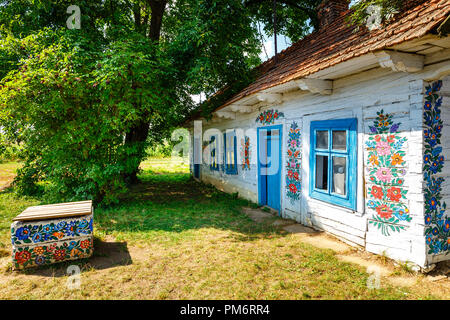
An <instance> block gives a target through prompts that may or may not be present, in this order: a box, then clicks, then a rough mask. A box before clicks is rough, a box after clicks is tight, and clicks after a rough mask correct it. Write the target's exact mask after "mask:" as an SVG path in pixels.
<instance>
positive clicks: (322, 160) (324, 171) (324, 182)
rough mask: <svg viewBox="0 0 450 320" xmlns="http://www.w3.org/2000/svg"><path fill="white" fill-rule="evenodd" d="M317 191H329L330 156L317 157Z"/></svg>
mask: <svg viewBox="0 0 450 320" xmlns="http://www.w3.org/2000/svg"><path fill="white" fill-rule="evenodd" d="M316 189H321V190H325V191H328V156H317V155H316Z"/></svg>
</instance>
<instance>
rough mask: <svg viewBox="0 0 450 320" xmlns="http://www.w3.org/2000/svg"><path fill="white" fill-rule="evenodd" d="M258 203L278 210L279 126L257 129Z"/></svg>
mask: <svg viewBox="0 0 450 320" xmlns="http://www.w3.org/2000/svg"><path fill="white" fill-rule="evenodd" d="M258 136H259V137H258V150H259V151H258V154H259V163H258V181H259V203H260V204H261V205H267V206H269V207H270V208H272V209H275V210H278V211H279V210H280V202H281V201H280V200H281V197H280V195H281V141H282V140H281V126H271V127H266V128H259V129H258Z"/></svg>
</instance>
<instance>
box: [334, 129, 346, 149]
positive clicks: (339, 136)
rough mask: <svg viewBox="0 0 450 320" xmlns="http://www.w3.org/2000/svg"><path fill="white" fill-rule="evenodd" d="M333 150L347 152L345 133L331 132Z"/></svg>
mask: <svg viewBox="0 0 450 320" xmlns="http://www.w3.org/2000/svg"><path fill="white" fill-rule="evenodd" d="M333 150H347V131H345V130H343V131H342V130H340V131H333Z"/></svg>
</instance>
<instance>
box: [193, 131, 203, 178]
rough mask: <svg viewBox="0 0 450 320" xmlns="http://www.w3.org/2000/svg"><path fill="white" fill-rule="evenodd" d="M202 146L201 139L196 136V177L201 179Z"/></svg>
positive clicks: (194, 158)
mask: <svg viewBox="0 0 450 320" xmlns="http://www.w3.org/2000/svg"><path fill="white" fill-rule="evenodd" d="M201 152H202V148H201V142H200V139H198V138H194V156H193V161H194V178H197V179H200V160H201V157H202V153H201Z"/></svg>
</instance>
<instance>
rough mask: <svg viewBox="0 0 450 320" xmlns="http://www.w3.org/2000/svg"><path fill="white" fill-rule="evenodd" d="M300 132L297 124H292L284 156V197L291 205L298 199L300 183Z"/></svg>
mask: <svg viewBox="0 0 450 320" xmlns="http://www.w3.org/2000/svg"><path fill="white" fill-rule="evenodd" d="M300 137H301V132H300V128H299V127H298V124H297V123H296V122H295V121H294V122H292V124H291V126H290V129H289V133H288V136H287V154H286V196H287V197H288V198H289V200H290V201H291V203H294V202H295V201H297V200H298V199H299V198H300V192H301V181H300V168H301V151H300V150H301V149H300V147H301V143H300Z"/></svg>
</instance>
